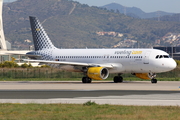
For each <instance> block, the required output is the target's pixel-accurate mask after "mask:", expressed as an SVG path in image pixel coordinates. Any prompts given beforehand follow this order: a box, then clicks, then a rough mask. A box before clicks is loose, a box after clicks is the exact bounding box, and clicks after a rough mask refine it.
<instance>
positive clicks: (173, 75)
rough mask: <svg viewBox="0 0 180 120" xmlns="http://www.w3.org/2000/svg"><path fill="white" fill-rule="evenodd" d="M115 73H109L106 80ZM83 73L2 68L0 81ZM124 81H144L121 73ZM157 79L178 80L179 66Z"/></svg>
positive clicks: (71, 76)
mask: <svg viewBox="0 0 180 120" xmlns="http://www.w3.org/2000/svg"><path fill="white" fill-rule="evenodd" d="M116 75H117V74H110V76H109V78H108V79H107V80H108V81H111V80H113V77H114V76H116ZM82 76H83V73H75V72H67V71H62V70H60V69H54V68H48V67H46V66H45V68H44V67H42V68H2V69H0V81H4V80H5V81H72V80H75V81H81V79H82ZM122 76H123V78H124V80H125V81H144V80H142V79H140V78H137V77H135V76H133V75H131V74H123V75H122ZM157 79H158V80H159V81H180V68H179V67H178V68H176V69H175V70H173V71H170V72H166V73H160V74H157Z"/></svg>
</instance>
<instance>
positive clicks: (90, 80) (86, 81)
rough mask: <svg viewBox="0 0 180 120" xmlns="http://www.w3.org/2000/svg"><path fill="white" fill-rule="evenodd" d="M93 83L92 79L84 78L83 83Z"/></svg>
mask: <svg viewBox="0 0 180 120" xmlns="http://www.w3.org/2000/svg"><path fill="white" fill-rule="evenodd" d="M91 82H92V79H91V78H89V77H83V78H82V83H91Z"/></svg>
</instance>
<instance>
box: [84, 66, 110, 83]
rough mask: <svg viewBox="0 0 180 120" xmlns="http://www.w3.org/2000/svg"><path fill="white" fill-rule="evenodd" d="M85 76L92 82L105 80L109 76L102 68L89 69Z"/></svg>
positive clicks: (106, 70) (105, 69)
mask: <svg viewBox="0 0 180 120" xmlns="http://www.w3.org/2000/svg"><path fill="white" fill-rule="evenodd" d="M87 76H88V77H89V78H92V79H94V80H105V79H106V78H108V76H109V71H108V69H107V68H104V67H90V68H89V69H88V71H87Z"/></svg>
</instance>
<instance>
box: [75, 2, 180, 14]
mask: <svg viewBox="0 0 180 120" xmlns="http://www.w3.org/2000/svg"><path fill="white" fill-rule="evenodd" d="M73 1H78V2H80V3H83V4H88V5H90V6H103V5H106V4H109V3H113V2H115V3H119V4H121V5H124V6H127V7H138V8H140V9H142V10H143V11H144V12H155V11H159V10H161V11H165V12H174V13H180V0H73Z"/></svg>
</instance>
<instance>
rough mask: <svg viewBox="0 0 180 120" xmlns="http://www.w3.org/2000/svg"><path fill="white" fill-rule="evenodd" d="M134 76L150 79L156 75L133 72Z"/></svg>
mask: <svg viewBox="0 0 180 120" xmlns="http://www.w3.org/2000/svg"><path fill="white" fill-rule="evenodd" d="M135 76H136V77H138V78H141V79H145V80H150V79H153V78H155V77H156V75H155V74H152V73H135Z"/></svg>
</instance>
